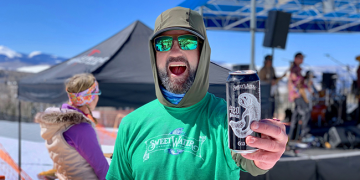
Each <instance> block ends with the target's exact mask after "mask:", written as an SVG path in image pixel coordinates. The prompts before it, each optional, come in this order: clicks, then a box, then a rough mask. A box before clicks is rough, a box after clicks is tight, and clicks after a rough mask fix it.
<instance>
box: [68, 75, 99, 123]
mask: <svg viewBox="0 0 360 180" xmlns="http://www.w3.org/2000/svg"><path fill="white" fill-rule="evenodd" d="M95 80H96V79H95V77H94V76H93V75H92V74H89V73H82V74H76V75H74V76H73V77H71V78H69V79H67V80H66V82H65V87H66V90H67V92H69V93H79V92H82V91H85V90H87V89H89V88H90V87H91V86H92V85H93V84H94V83H95ZM85 106H86V107H87V108H88V110H89V112H90V115H91V117H92V118H93V119H94V121H95V124H97V119H96V118H95V117H94V116H93V115H92V112H91V109H90V107H89V105H87V104H85Z"/></svg>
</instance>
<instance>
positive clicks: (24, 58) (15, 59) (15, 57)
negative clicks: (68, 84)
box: [0, 45, 66, 70]
mask: <svg viewBox="0 0 360 180" xmlns="http://www.w3.org/2000/svg"><path fill="white" fill-rule="evenodd" d="M65 60H66V58H62V57H57V56H55V55H51V54H45V53H42V52H41V51H33V52H31V53H30V54H25V53H19V52H16V51H14V50H12V49H10V48H8V47H6V46H2V45H0V69H7V70H16V69H18V68H22V67H27V66H38V65H48V66H52V65H55V64H57V63H60V62H63V61H65Z"/></svg>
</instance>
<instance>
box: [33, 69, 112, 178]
mask: <svg viewBox="0 0 360 180" xmlns="http://www.w3.org/2000/svg"><path fill="white" fill-rule="evenodd" d="M65 86H66V92H67V94H68V97H69V102H68V103H67V104H63V105H62V106H61V107H60V108H55V107H52V108H47V109H46V110H45V112H44V113H43V114H42V115H41V118H40V119H39V123H40V127H41V137H42V138H44V139H45V141H46V147H47V149H48V151H49V154H50V158H51V159H52V160H53V162H54V169H55V170H56V173H55V175H56V176H57V178H59V179H100V180H104V179H105V176H106V173H107V171H108V169H109V165H108V162H107V160H106V159H105V157H104V155H103V153H102V150H101V147H100V144H99V141H98V138H97V135H96V132H95V128H94V127H95V124H96V123H97V119H96V118H94V117H93V116H92V111H93V110H94V109H95V107H96V104H97V102H98V100H99V95H100V94H101V92H100V90H99V84H98V82H97V81H96V80H95V77H94V76H93V75H92V74H77V75H74V76H73V77H71V78H70V79H68V80H67V81H66V83H65Z"/></svg>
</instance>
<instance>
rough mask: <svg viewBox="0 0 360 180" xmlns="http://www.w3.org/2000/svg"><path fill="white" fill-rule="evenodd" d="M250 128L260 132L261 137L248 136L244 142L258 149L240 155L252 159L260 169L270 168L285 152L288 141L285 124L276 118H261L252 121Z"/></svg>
mask: <svg viewBox="0 0 360 180" xmlns="http://www.w3.org/2000/svg"><path fill="white" fill-rule="evenodd" d="M251 129H252V130H253V131H255V132H258V133H261V138H258V137H253V136H249V137H247V138H246V143H247V145H248V146H251V147H256V148H259V150H257V151H256V152H254V153H251V154H241V155H242V156H243V157H244V158H246V159H250V160H253V161H254V163H255V165H256V166H257V167H258V168H260V169H263V170H268V169H271V168H272V167H274V165H275V164H276V162H277V161H278V160H279V159H280V157H281V155H282V154H283V153H284V152H285V148H286V143H287V141H288V137H287V135H286V131H285V125H283V124H282V123H281V122H280V121H277V120H270V119H263V120H260V121H255V122H253V123H252V124H251Z"/></svg>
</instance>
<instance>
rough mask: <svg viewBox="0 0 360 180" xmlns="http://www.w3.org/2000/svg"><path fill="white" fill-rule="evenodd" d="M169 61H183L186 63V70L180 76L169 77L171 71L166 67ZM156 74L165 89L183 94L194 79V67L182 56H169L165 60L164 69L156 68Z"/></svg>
mask: <svg viewBox="0 0 360 180" xmlns="http://www.w3.org/2000/svg"><path fill="white" fill-rule="evenodd" d="M170 62H183V63H185V64H186V67H187V68H186V70H185V72H184V76H182V77H176V78H174V77H171V72H170V70H169V69H168V67H169V63H170ZM157 69H158V76H159V79H160V82H161V84H162V86H164V88H165V89H166V90H168V91H169V92H171V93H174V94H185V93H186V92H187V91H188V90H189V89H190V87H191V86H192V84H193V83H194V80H195V75H196V68H191V66H190V64H189V62H188V61H187V59H186V58H185V57H183V56H180V57H170V58H169V59H168V60H167V61H166V66H165V69H161V68H159V67H158V68H157Z"/></svg>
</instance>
